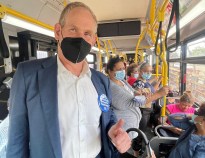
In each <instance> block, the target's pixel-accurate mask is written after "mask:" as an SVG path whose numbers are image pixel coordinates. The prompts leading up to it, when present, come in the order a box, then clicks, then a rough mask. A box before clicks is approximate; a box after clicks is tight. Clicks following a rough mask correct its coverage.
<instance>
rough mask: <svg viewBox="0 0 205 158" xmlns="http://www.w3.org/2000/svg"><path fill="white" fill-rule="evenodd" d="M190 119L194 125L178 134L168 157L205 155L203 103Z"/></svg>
mask: <svg viewBox="0 0 205 158" xmlns="http://www.w3.org/2000/svg"><path fill="white" fill-rule="evenodd" d="M192 120H193V123H194V125H193V126H191V127H190V128H189V129H187V130H186V131H185V132H184V133H183V134H182V135H181V136H180V138H179V140H178V141H177V143H176V145H175V147H174V148H173V150H172V151H171V153H170V155H169V158H204V157H205V103H202V105H201V106H200V108H199V110H198V112H195V114H194V115H192Z"/></svg>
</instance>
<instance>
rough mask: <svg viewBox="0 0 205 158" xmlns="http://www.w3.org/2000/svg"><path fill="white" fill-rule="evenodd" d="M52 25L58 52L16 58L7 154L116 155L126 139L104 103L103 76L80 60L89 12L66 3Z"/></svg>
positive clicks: (90, 31) (89, 34)
mask: <svg viewBox="0 0 205 158" xmlns="http://www.w3.org/2000/svg"><path fill="white" fill-rule="evenodd" d="M54 30H55V38H56V40H57V41H58V55H57V56H54V57H49V58H46V59H41V60H35V61H28V62H24V63H20V64H19V65H18V68H17V71H16V73H15V76H14V79H13V83H12V88H11V92H10V127H9V140H8V148H7V158H29V157H30V158H68V157H69V158H70V157H71V158H85V157H88V158H90V157H97V158H114V157H118V156H119V153H118V151H119V152H120V153H124V152H126V151H127V150H128V149H129V147H130V144H131V141H130V139H129V136H128V134H127V133H126V132H125V131H123V129H122V126H123V123H124V122H123V120H120V121H118V122H117V123H116V118H115V115H114V113H113V111H112V110H111V109H110V104H111V95H110V82H109V79H108V78H107V77H106V76H104V75H103V74H102V73H100V72H97V71H95V70H93V69H89V68H88V64H87V63H86V61H85V60H84V59H85V57H86V55H87V54H88V53H89V51H90V49H91V46H93V45H94V44H95V42H96V31H97V20H96V17H95V15H94V14H93V12H92V11H91V10H90V8H88V6H86V5H85V4H83V3H80V2H74V3H70V4H68V5H67V6H66V7H65V9H64V10H63V12H62V13H61V17H60V20H59V23H57V24H56V25H55V29H54ZM62 76H63V77H62ZM65 77H67V78H65ZM81 80H82V81H83V82H84V86H83V84H82V83H83V82H81ZM79 83H80V84H81V86H83V88H84V87H86V85H90V84H91V85H90V86H89V87H87V89H84V90H83V89H82V87H81V86H80V87H78V84H79ZM79 89H80V91H79ZM86 91H87V93H86ZM82 98H84V100H82ZM80 99H81V100H80ZM74 105H75V106H74ZM65 109H66V110H65ZM76 109H78V110H76ZM88 109H91V110H90V111H88ZM66 118H69V119H66ZM81 121H82V122H81ZM89 121H90V122H89ZM84 122H86V123H84ZM76 124H77V125H76ZM65 131H66V132H65ZM76 131H77V132H76ZM69 134H72V136H70V135H69ZM81 138H83V139H81ZM85 138H86V139H85ZM98 138H99V139H98ZM88 149H89V150H88Z"/></svg>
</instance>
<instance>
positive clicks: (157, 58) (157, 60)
mask: <svg viewBox="0 0 205 158" xmlns="http://www.w3.org/2000/svg"><path fill="white" fill-rule="evenodd" d="M158 65H159V57H158V56H156V67H155V72H156V77H157V78H158V76H159V72H158Z"/></svg>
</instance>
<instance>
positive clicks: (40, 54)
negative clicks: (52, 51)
mask: <svg viewBox="0 0 205 158" xmlns="http://www.w3.org/2000/svg"><path fill="white" fill-rule="evenodd" d="M47 57H48V52H47V51H40V50H37V52H36V58H37V59H42V58H47Z"/></svg>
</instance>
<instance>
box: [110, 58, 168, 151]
mask: <svg viewBox="0 0 205 158" xmlns="http://www.w3.org/2000/svg"><path fill="white" fill-rule="evenodd" d="M107 73H108V75H109V78H110V80H111V82H110V88H111V93H112V108H113V110H114V112H115V114H116V116H117V118H118V119H121V118H122V119H124V120H125V124H124V127H123V128H124V129H125V130H127V129H129V128H138V127H139V122H140V119H141V112H140V109H139V107H142V106H144V105H145V104H146V103H148V102H151V101H153V100H155V99H157V98H159V97H161V96H163V95H166V94H167V93H168V89H166V88H164V89H163V90H161V91H157V92H156V93H155V94H154V95H152V96H151V97H149V98H145V96H143V95H141V96H135V95H134V94H135V90H134V89H133V88H132V87H131V86H130V85H129V84H128V83H127V82H126V81H125V80H124V78H125V67H124V63H123V62H122V61H121V59H120V58H119V56H115V57H111V58H110V60H109V61H108V63H107ZM129 135H130V137H131V138H132V139H133V138H135V137H137V133H136V132H133V133H129ZM134 150H137V149H134Z"/></svg>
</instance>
